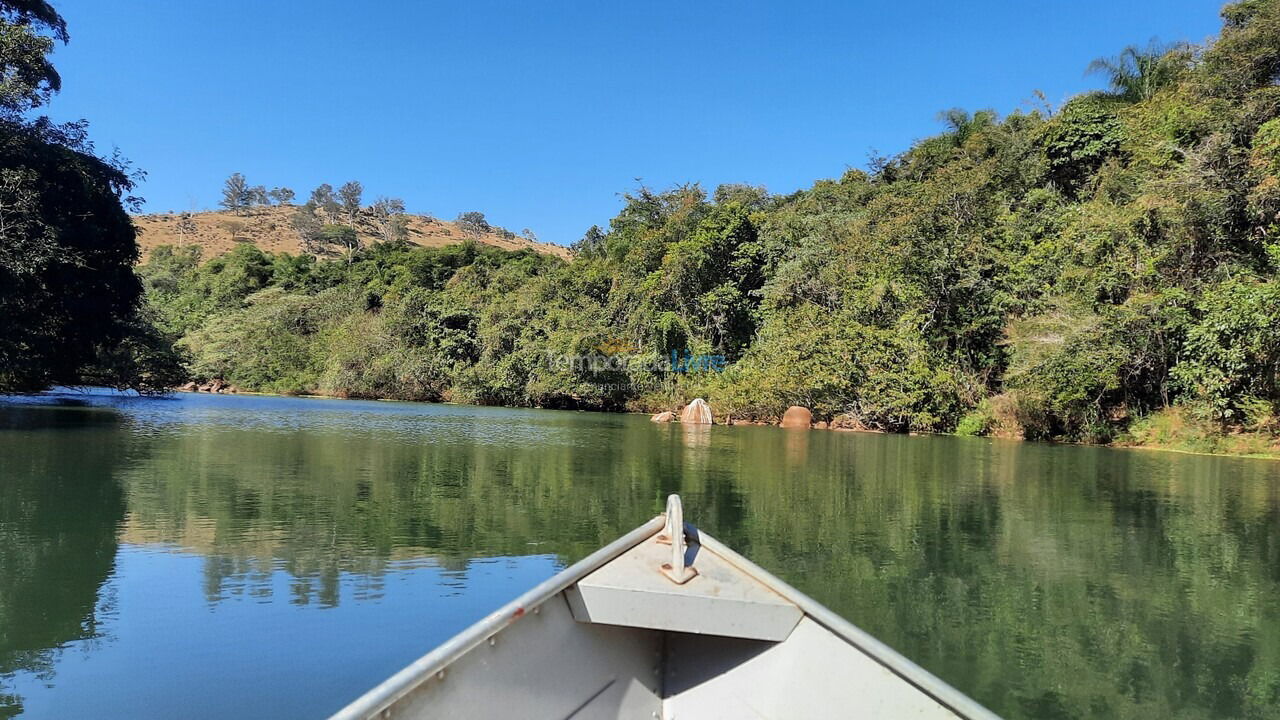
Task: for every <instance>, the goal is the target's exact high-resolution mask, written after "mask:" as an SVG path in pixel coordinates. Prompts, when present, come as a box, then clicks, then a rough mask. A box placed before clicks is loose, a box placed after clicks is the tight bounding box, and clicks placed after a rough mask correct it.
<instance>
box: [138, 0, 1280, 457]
mask: <svg viewBox="0 0 1280 720" xmlns="http://www.w3.org/2000/svg"><path fill="white" fill-rule="evenodd" d="M1223 18H1224V27H1223V30H1222V34H1221V36H1220V37H1219V38H1218V39H1217V40H1216V41H1215V42H1213V43H1212V44H1210V45H1208V46H1206V47H1192V46H1165V47H1159V46H1151V47H1147V48H1130V49H1128V50H1125V51H1124V52H1123V53H1121V54H1120V55H1119V56H1116V57H1114V58H1110V59H1107V60H1103V61H1100V62H1099V63H1097V64H1096V66H1095V67H1094V68H1093V69H1094V70H1095V71H1097V72H1098V77H1099V79H1100V80H1101V81H1102V82H1103V83H1104V84H1107V88H1106V89H1105V90H1101V91H1098V92H1095V93H1092V94H1088V95H1084V96H1080V97H1076V98H1074V99H1072V100H1070V101H1068V102H1066V103H1065V104H1064V105H1062V106H1061V107H1057V108H1049V107H1047V106H1046V107H1043V108H1039V109H1027V110H1023V111H1019V112H1015V113H1013V114H1011V115H1009V116H1007V117H998V116H997V115H996V114H995V113H994V112H991V111H985V110H979V111H976V112H965V111H961V110H952V111H948V112H946V113H944V114H943V115H942V116H941V117H942V121H943V123H944V126H945V129H944V130H943V132H941V133H940V134H938V135H936V136H934V137H930V138H927V139H925V140H922V141H920V142H918V143H916V144H915V145H914V146H913V147H911V148H910V149H908V150H906V151H905V152H903V153H901V154H900V155H898V156H896V157H891V158H883V159H879V160H877V161H875V162H874V163H873V164H872V167H871V168H870V170H869V171H867V172H863V171H860V170H850V171H848V172H846V173H845V174H844V175H843V176H842V177H840V178H839V179H838V180H822V181H819V182H817V183H815V184H814V185H813V186H812V187H811V188H809V189H807V190H803V191H800V192H796V193H794V194H790V195H781V196H779V195H770V194H769V193H767V192H766V191H765V190H764V189H763V188H756V187H749V186H722V187H719V188H717V189H716V190H715V191H714V192H712V193H710V194H708V193H707V192H705V191H704V190H703V189H702V188H700V187H698V186H696V185H690V186H682V187H676V188H671V189H667V190H661V191H658V190H653V189H649V188H644V187H641V188H638V189H636V190H635V191H633V192H631V193H630V194H629V195H627V196H626V203H625V207H624V208H623V209H622V211H621V212H620V213H619V214H618V216H617V217H615V218H614V219H613V220H612V221H611V222H610V223H609V227H608V228H605V229H599V228H592V230H591V231H590V232H588V233H587V235H586V236H585V237H584V238H583V239H582V240H581V241H580V242H579V243H578V244H577V246H576V247H575V249H576V253H575V255H574V257H573V258H572V259H571V260H568V261H564V260H561V259H559V258H555V257H549V256H546V255H540V254H537V253H533V252H530V251H521V252H505V251H502V250H496V249H493V248H486V247H483V246H480V245H476V244H474V243H471V244H463V245H458V246H453V247H449V248H420V247H413V246H411V245H409V244H407V243H405V242H403V241H395V240H393V241H388V242H379V243H374V244H372V245H369V246H368V247H365V248H363V249H358V250H353V251H350V252H347V253H344V254H343V255H342V256H340V257H333V258H330V259H316V258H314V257H311V256H307V255H292V254H269V253H264V252H263V251H261V250H259V249H258V248H255V247H253V246H249V245H242V246H239V247H236V248H235V249H234V250H233V251H232V252H230V253H228V254H226V255H224V256H221V257H214V258H208V259H202V258H201V257H199V256H198V255H197V254H195V253H194V252H193V251H190V250H183V249H171V248H159V249H156V250H153V251H152V253H151V256H150V259H149V261H148V262H147V263H146V264H144V265H143V266H141V268H140V270H139V273H140V275H141V277H142V278H143V280H144V282H145V285H146V287H147V296H148V299H149V305H150V309H151V314H152V315H153V317H154V322H155V324H156V326H157V327H158V328H160V329H161V330H162V331H163V332H164V333H166V334H168V336H169V337H171V338H172V339H174V340H176V343H177V348H178V349H179V350H180V351H181V352H183V353H185V354H186V355H187V357H188V359H189V366H190V370H191V373H192V376H193V377H194V378H196V379H201V380H203V379H210V378H219V379H222V380H225V381H226V382H229V383H232V384H234V385H237V386H239V387H241V388H244V389H252V390H264V391H277V392H305V393H325V394H335V395H343V396H353V397H390V398H404V399H415V400H441V399H443V400H451V401H459V402H474V403H493V404H506V405H534V406H545V407H574V408H591V409H626V408H630V409H657V408H667V407H672V406H676V405H679V404H681V403H682V402H684V401H685V400H687V399H689V398H692V397H695V396H701V397H705V398H707V400H708V401H709V402H710V403H711V405H712V407H713V408H714V409H715V410H716V413H717V416H718V417H720V418H725V417H733V418H739V419H755V418H759V419H768V418H776V417H777V416H778V415H779V414H780V413H781V412H782V410H783V409H784V408H786V407H787V406H788V405H791V404H800V405H805V406H807V407H810V408H812V409H813V410H814V413H815V415H816V417H818V418H821V419H837V420H838V421H839V422H840V423H842V424H845V425H852V426H861V427H866V428H871V429H883V430H890V431H945V432H954V431H959V432H963V433H969V434H997V435H1005V436H1017V437H1028V438H1066V439H1073V440H1081V441H1089V442H1106V441H1110V440H1113V439H1116V438H1118V437H1128V438H1131V439H1136V440H1137V441H1146V442H1160V441H1162V440H1164V439H1167V438H1163V436H1162V433H1163V434H1168V433H1182V434H1185V433H1190V434H1192V435H1197V434H1198V435H1218V436H1225V435H1226V434H1228V433H1234V432H1240V431H1251V432H1253V433H1255V437H1262V438H1269V437H1272V435H1271V433H1273V432H1274V431H1275V429H1276V425H1277V423H1276V412H1277V401H1280V394H1278V392H1277V385H1276V379H1277V361H1278V360H1280V281H1278V280H1277V276H1276V271H1277V268H1280V87H1278V86H1277V84H1276V81H1277V78H1278V77H1280V2H1277V1H1276V0H1247V1H1246V2H1241V3H1237V4H1234V5H1229V6H1227V7H1226V8H1225V9H1224V10H1223ZM939 100H940V101H944V100H945V99H943V98H940V99H939ZM844 161H845V158H832V163H833V164H839V163H843V162H844ZM673 351H674V352H675V353H676V354H677V357H684V356H685V355H686V354H689V355H694V356H698V355H702V356H707V355H710V356H717V355H719V356H723V357H724V359H725V360H726V361H727V369H725V370H724V371H723V372H717V371H715V370H706V369H704V370H702V371H695V372H672V371H671V368H670V367H663V363H664V362H667V361H668V359H669V358H670V357H671V354H672V352H673ZM593 355H604V356H607V357H609V358H612V360H611V361H610V362H605V363H583V362H576V361H572V360H570V361H568V362H566V358H576V357H582V356H593ZM1204 442H1207V443H1210V444H1212V443H1213V442H1214V441H1212V440H1204ZM1262 442H1263V444H1264V445H1265V444H1267V443H1270V442H1272V441H1271V440H1266V439H1264V440H1263V441H1262Z"/></svg>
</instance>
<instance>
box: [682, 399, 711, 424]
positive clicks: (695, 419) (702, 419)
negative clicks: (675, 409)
mask: <svg viewBox="0 0 1280 720" xmlns="http://www.w3.org/2000/svg"><path fill="white" fill-rule="evenodd" d="M680 422H682V423H685V424H688V425H710V424H711V406H710V405H708V404H707V401H706V400H703V399H702V398H697V399H696V400H694V401H693V402H691V403H689V404H688V405H686V406H685V408H684V410H683V411H682V412H681V413H680Z"/></svg>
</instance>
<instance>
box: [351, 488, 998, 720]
mask: <svg viewBox="0 0 1280 720" xmlns="http://www.w3.org/2000/svg"><path fill="white" fill-rule="evenodd" d="M682 515H683V513H682V510H681V506H680V499H679V497H677V496H675V495H672V496H671V497H670V498H668V501H667V512H666V513H665V514H664V515H659V516H658V517H655V518H654V519H652V520H650V521H649V522H647V523H645V524H644V525H641V526H640V527H638V528H636V529H635V530H632V531H631V532H629V533H627V534H626V535H624V536H622V537H621V538H618V539H617V540H616V541H614V542H612V543H610V544H609V545H607V546H605V547H603V548H601V549H600V550H597V551H596V552H594V553H592V554H591V555H589V556H588V557H586V558H584V559H583V560H582V561H580V562H578V563H575V564H574V565H572V566H570V567H568V568H567V569H565V570H564V571H563V572H561V573H559V574H558V575H556V576H555V577H553V578H551V579H549V580H547V581H546V582H544V583H542V584H540V585H538V586H537V587H535V588H533V589H532V590H530V591H529V592H527V593H525V594H524V595H521V596H520V597H519V598H517V599H516V600H514V601H513V602H511V603H509V604H507V605H506V606H504V607H502V608H501V609H499V610H498V611H496V612H494V613H493V614H491V615H489V616H488V617H486V618H485V619H483V620H481V621H480V622H478V623H476V624H475V625H472V626H471V627H469V628H467V629H466V630H464V631H463V632H462V633H460V634H459V635H457V636H455V637H454V638H452V639H451V640H449V641H448V642H446V643H444V644H443V645H441V646H440V647H438V648H436V649H435V650H433V651H431V652H430V653H428V654H427V655H425V656H423V657H422V658H420V659H418V660H417V661H415V662H414V663H412V664H411V665H409V666H408V667H406V668H405V669H403V670H401V671H400V672H398V673H396V674H395V675H393V676H391V677H390V678H388V679H387V680H386V681H384V682H383V683H382V684H380V685H378V686H377V687H375V688H373V689H372V690H370V691H369V692H367V693H365V694H364V695H363V696H362V697H360V698H359V699H357V700H356V701H355V702H353V703H351V704H350V705H348V706H347V707H346V708H343V709H342V710H341V711H339V712H338V713H337V714H336V715H334V716H333V717H334V718H335V719H337V720H353V719H356V718H414V719H417V718H477V719H484V720H487V719H490V718H492V719H495V720H496V719H498V718H501V719H502V720H507V719H508V718H575V719H585V718H593V719H594V718H640V719H644V720H652V719H655V718H656V719H658V720H676V719H679V720H701V719H703V718H769V719H770V720H785V719H789V718H796V719H799V718H837V717H842V718H921V719H932V718H966V719H970V720H998V718H996V716H995V715H994V714H993V713H991V712H990V711H988V710H987V709H985V708H983V707H982V706H981V705H979V704H978V703H977V702H975V701H973V700H972V699H970V698H969V697H967V696H965V695H964V694H963V693H961V692H959V691H957V690H955V689H954V688H952V687H951V686H949V685H947V684H946V683H944V682H943V681H941V680H939V679H938V678H936V677H934V676H933V675H932V674H930V673H929V672H928V671H926V670H924V669H923V668H921V667H919V666H918V665H916V664H915V663H913V662H911V661H910V660H907V659H906V658H905V657H903V656H902V655H900V654H898V653H897V652H895V651H894V650H893V649H891V648H889V647H888V646H887V645H885V644H884V643H882V642H880V641H879V640H876V639H875V638H873V637H871V636H870V635H868V634H867V633H866V632H864V631H862V630H860V629H859V628H857V627H855V626H854V625H852V624H851V623H849V622H848V621H846V620H844V619H843V618H841V617H839V616H837V615H836V614H835V613H833V612H831V611H830V610H828V609H827V608H825V607H823V606H822V605H820V604H819V603H818V602H816V601H814V600H813V599H811V598H809V597H808V596H807V595H805V594H804V593H801V592H800V591H798V590H796V589H795V588H793V587H791V586H790V585H787V584H786V583H784V582H782V581H781V580H779V579H778V578H776V577H774V576H773V575H771V574H770V573H768V572H767V571H765V570H763V569H761V568H760V567H758V566H757V565H755V564H754V563H752V562H751V561H749V560H747V559H746V558H744V557H742V556H741V555H739V554H738V553H736V552H734V551H733V550H730V549H729V548H727V547H725V546H724V545H722V544H720V543H719V542H717V541H716V540H715V539H714V538H712V537H710V536H708V535H707V534H705V533H700V532H699V531H698V530H697V529H695V528H693V527H692V526H688V525H685V524H684V523H683V517H682Z"/></svg>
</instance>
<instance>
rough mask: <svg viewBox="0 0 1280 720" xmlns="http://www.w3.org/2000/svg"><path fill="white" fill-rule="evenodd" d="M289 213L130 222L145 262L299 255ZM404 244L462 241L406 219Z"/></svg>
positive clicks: (445, 226)
mask: <svg viewBox="0 0 1280 720" xmlns="http://www.w3.org/2000/svg"><path fill="white" fill-rule="evenodd" d="M294 210H295V208H293V207H291V206H272V207H256V208H253V209H251V210H249V211H247V212H246V213H245V214H241V215H237V214H233V213H230V212H202V213H192V214H191V216H190V222H189V223H184V222H182V216H181V215H179V214H176V213H158V214H154V215H136V216H134V218H133V222H134V224H135V225H137V227H138V246H139V247H140V248H141V249H142V257H143V259H144V260H145V259H146V257H147V256H148V255H149V254H150V253H151V250H152V249H153V248H156V247H158V246H160V245H191V244H195V245H200V246H201V247H202V248H204V257H206V258H208V257H213V256H215V255H220V254H222V253H224V252H226V251H228V250H230V249H231V248H233V247H235V245H236V243H241V242H250V243H253V244H254V245H257V246H258V247H259V248H262V249H263V250H267V251H270V252H289V253H298V252H300V251H301V248H300V246H299V241H298V235H297V233H295V232H294V231H293V228H292V227H291V226H290V224H289V220H290V218H291V217H292V216H293V213H294ZM406 217H407V218H408V226H409V242H412V243H415V244H418V245H422V246H424V247H439V246H441V245H450V244H453V243H459V242H462V241H464V240H466V239H468V236H467V235H466V234H465V233H463V231H462V230H461V229H459V228H458V227H457V226H456V225H454V224H453V223H449V222H443V221H440V220H435V219H433V218H428V217H423V216H421V215H408V216H406ZM356 230H357V232H358V233H359V235H360V239H361V240H362V241H364V242H365V243H366V244H368V243H373V242H376V241H377V240H378V239H379V238H378V236H377V235H375V234H374V233H375V231H374V228H373V227H372V226H370V225H366V224H362V225H361V226H360V227H357V228H356ZM476 240H477V241H478V242H482V243H485V244H487V245H493V246H494V247H500V248H503V249H504V250H523V249H526V248H528V249H532V250H536V251H538V252H542V253H547V254H549V255H557V256H559V257H563V258H567V257H569V251H568V249H567V248H564V247H562V246H560V245H553V244H551V243H539V242H530V241H528V240H525V239H524V238H519V237H517V238H505V237H503V236H501V235H497V234H493V233H490V234H487V235H483V236H481V237H479V238H476Z"/></svg>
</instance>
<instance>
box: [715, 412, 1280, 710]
mask: <svg viewBox="0 0 1280 720" xmlns="http://www.w3.org/2000/svg"><path fill="white" fill-rule="evenodd" d="M811 442H812V443H813V451H812V452H811V453H810V454H809V462H808V464H807V465H805V464H799V463H791V462H790V459H789V455H788V452H787V450H788V446H787V445H786V443H785V438H782V439H779V440H778V441H777V442H776V443H774V444H773V446H770V445H768V444H767V443H763V444H762V443H753V444H750V445H747V446H744V448H743V452H742V454H741V456H740V458H739V459H738V461H737V462H738V464H737V466H736V467H734V468H728V469H726V471H727V472H731V473H733V474H735V475H736V476H737V477H738V478H739V481H740V484H741V488H740V490H741V492H742V494H743V497H745V498H747V499H748V500H749V506H750V510H749V512H748V513H747V514H746V517H747V520H746V522H745V523H744V525H743V527H741V528H740V529H739V530H738V531H737V534H738V536H739V537H738V542H739V543H740V544H741V545H742V546H743V547H744V548H746V549H747V551H748V553H749V554H752V555H753V556H754V557H755V558H756V559H757V560H758V561H760V562H762V563H763V564H765V565H766V566H767V567H770V568H772V569H775V570H782V571H783V572H784V573H786V574H787V576H788V577H789V578H790V579H791V580H792V581H793V582H795V583H796V584H798V585H799V586H801V587H802V588H803V589H806V590H808V591H810V592H812V593H813V594H814V595H815V596H817V597H819V598H820V599H822V600H824V601H825V602H827V603H829V604H830V605H832V607H833V608H834V609H836V610H837V611H839V612H841V613H842V614H844V615H845V616H847V617H849V618H850V619H852V620H853V621H855V622H857V623H859V624H861V625H863V626H864V627H866V628H867V629H868V630H870V631H871V632H873V633H874V634H876V635H878V636H879V637H881V638H882V639H884V640H885V641H886V642H888V643H889V644H891V645H893V646H895V647H898V648H900V649H902V650H904V651H905V652H906V654H907V655H908V656H911V657H913V658H915V659H918V660H919V661H921V662H922V663H923V664H925V665H926V666H928V667H930V668H931V669H933V670H935V671H936V672H938V673H939V674H941V675H943V676H944V677H945V678H947V679H948V680H950V681H952V682H954V683H955V684H957V685H958V686H960V687H964V688H966V689H967V690H968V691H970V692H972V693H973V694H974V695H975V696H976V697H978V698H979V699H980V700H982V701H983V702H985V703H987V704H989V705H990V706H991V707H992V708H993V709H994V710H996V711H997V712H999V713H1001V714H1005V715H1007V716H1030V717H1091V716H1097V715H1098V714H1099V713H1100V712H1102V710H1103V709H1105V712H1106V713H1108V716H1115V717H1131V718H1143V717H1173V716H1175V715H1177V716H1178V717H1219V716H1227V717H1255V716H1256V717H1262V716H1264V715H1265V714H1266V713H1267V712H1269V710H1267V708H1273V703H1275V702H1277V701H1280V680H1278V679H1277V675H1276V668H1277V667H1280V624H1278V623H1276V618H1277V616H1278V615H1280V572H1277V571H1276V567H1277V560H1280V490H1278V489H1280V485H1277V483H1276V479H1277V470H1280V468H1277V467H1276V466H1275V465H1274V464H1268V463H1258V462H1251V461H1226V462H1224V461H1223V460H1222V459H1215V458H1188V457H1182V456H1176V455H1167V454H1148V453H1134V452H1123V451H1113V450H1100V449H1084V448H1055V447H1052V446H1045V445H1036V444H1013V443H1008V444H1003V443H990V442H986V441H967V440H962V439H953V438H918V439H913V438H893V437H864V436H856V437H851V438H850V439H849V440H848V441H846V440H843V439H839V438H833V437H832V436H830V435H827V434H818V433H814V434H812V438H811ZM770 458H787V460H786V462H778V461H777V460H772V461H771V460H770ZM763 467H769V469H770V471H769V472H764V471H762V470H761V468H763ZM1215 475H1220V477H1215ZM788 569H790V570H789V571H788ZM1067 678H1069V679H1070V681H1069V682H1064V679H1067ZM1054 687H1056V688H1060V689H1059V690H1057V691H1053V692H1046V691H1045V688H1054ZM1175 708H1182V709H1183V714H1181V715H1179V714H1177V713H1176V712H1175ZM1187 708H1190V709H1191V710H1190V711H1187V710H1186V709H1187Z"/></svg>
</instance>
